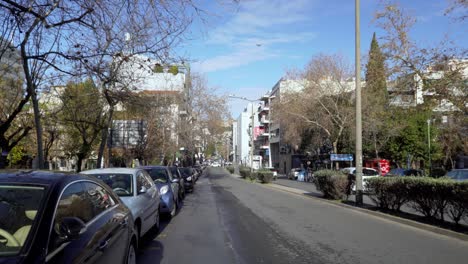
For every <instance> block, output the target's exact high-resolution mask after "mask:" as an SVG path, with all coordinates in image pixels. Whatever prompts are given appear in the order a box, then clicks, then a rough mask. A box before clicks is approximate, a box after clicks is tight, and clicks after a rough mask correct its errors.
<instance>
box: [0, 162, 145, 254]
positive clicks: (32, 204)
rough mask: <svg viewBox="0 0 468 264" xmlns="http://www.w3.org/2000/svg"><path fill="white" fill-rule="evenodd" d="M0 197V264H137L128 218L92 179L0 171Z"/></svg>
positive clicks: (117, 201) (124, 208)
mask: <svg viewBox="0 0 468 264" xmlns="http://www.w3.org/2000/svg"><path fill="white" fill-rule="evenodd" d="M0 197H1V202H0V223H1V225H0V263H46V262H47V263H84V262H87V263H136V254H135V252H136V251H135V249H136V247H137V237H136V234H135V232H134V229H133V223H134V221H133V217H132V214H131V212H130V210H129V209H128V208H127V206H125V205H124V203H123V202H122V201H121V200H120V199H119V198H118V197H117V196H116V195H115V194H114V193H113V192H112V190H111V189H110V188H109V187H108V186H106V185H105V184H104V183H102V182H101V181H99V180H97V179H95V178H92V177H88V176H85V175H79V174H64V173H58V172H48V171H47V172H46V171H0ZM97 252H99V253H98V254H97Z"/></svg>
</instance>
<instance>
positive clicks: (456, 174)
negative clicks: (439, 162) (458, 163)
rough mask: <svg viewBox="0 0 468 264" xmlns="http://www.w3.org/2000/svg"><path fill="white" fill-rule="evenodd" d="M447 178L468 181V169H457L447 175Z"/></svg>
mask: <svg viewBox="0 0 468 264" xmlns="http://www.w3.org/2000/svg"><path fill="white" fill-rule="evenodd" d="M446 176H447V177H449V178H451V179H453V180H455V181H467V180H468V169H455V170H451V171H449V172H448V173H447V175H446Z"/></svg>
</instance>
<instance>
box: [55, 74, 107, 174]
mask: <svg viewBox="0 0 468 264" xmlns="http://www.w3.org/2000/svg"><path fill="white" fill-rule="evenodd" d="M61 100H62V102H63V109H62V112H61V114H60V119H61V120H60V121H61V122H62V123H63V125H64V133H65V135H66V136H65V140H64V150H65V152H66V153H69V154H70V156H74V157H76V158H77V171H78V172H79V171H81V169H82V163H83V160H85V159H87V158H88V157H89V156H90V154H91V153H92V151H93V150H94V148H95V147H96V146H97V144H98V143H99V138H100V137H99V135H100V134H101V131H102V129H103V128H104V127H105V124H106V116H105V114H104V113H105V111H104V103H103V100H102V98H101V96H100V92H99V90H98V89H97V88H96V86H95V84H94V83H93V81H91V80H86V81H84V82H82V83H68V84H67V86H66V88H65V91H64V92H63V94H62V95H61Z"/></svg>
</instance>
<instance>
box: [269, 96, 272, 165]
mask: <svg viewBox="0 0 468 264" xmlns="http://www.w3.org/2000/svg"><path fill="white" fill-rule="evenodd" d="M268 107H269V108H270V110H269V111H268V121H269V123H268V168H269V169H271V168H272V167H273V166H272V165H271V153H272V152H271V94H270V95H268Z"/></svg>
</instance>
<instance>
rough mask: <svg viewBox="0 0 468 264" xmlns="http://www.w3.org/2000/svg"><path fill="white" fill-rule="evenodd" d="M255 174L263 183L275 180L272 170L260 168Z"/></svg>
mask: <svg viewBox="0 0 468 264" xmlns="http://www.w3.org/2000/svg"><path fill="white" fill-rule="evenodd" d="M255 174H256V176H257V177H256V178H257V180H259V181H260V182H261V183H270V182H271V181H272V180H273V172H272V171H270V170H259V171H256V172H255Z"/></svg>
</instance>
